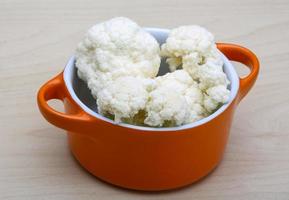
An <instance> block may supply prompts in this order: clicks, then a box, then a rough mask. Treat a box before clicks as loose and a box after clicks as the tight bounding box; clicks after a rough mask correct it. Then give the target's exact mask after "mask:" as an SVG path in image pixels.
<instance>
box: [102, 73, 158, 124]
mask: <svg viewBox="0 0 289 200" xmlns="http://www.w3.org/2000/svg"><path fill="white" fill-rule="evenodd" d="M153 87H154V80H153V79H145V78H140V77H132V76H125V77H119V78H117V79H115V80H113V81H110V82H109V83H107V85H106V87H105V88H103V89H102V90H101V91H99V92H98V95H97V106H98V112H99V113H100V114H102V115H113V116H114V120H115V121H116V122H121V121H123V119H126V118H133V117H134V116H135V115H136V114H137V113H139V112H140V111H142V110H144V109H145V106H146V103H147V101H148V98H149V92H150V91H151V90H152V89H153Z"/></svg>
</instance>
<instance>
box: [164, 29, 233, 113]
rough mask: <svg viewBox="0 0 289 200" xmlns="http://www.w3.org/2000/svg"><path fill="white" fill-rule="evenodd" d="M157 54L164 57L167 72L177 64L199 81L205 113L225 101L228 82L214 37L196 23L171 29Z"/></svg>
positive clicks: (227, 97) (174, 68)
mask: <svg viewBox="0 0 289 200" xmlns="http://www.w3.org/2000/svg"><path fill="white" fill-rule="evenodd" d="M161 54H162V55H163V56H165V57H167V63H168V64H169V67H170V70H171V71H174V70H176V69H177V68H180V67H181V68H183V69H184V70H185V71H187V72H188V73H189V74H190V75H191V77H192V78H193V80H195V81H196V82H198V83H199V88H200V89H201V90H202V92H203V93H205V94H206V95H205V97H204V107H205V108H206V110H207V111H208V112H209V113H211V112H212V111H214V110H215V109H216V108H217V107H218V106H219V105H221V104H223V103H226V102H227V101H228V99H229V90H228V89H227V86H228V84H229V83H230V82H229V80H228V79H227V76H226V74H225V73H224V72H223V61H222V58H221V55H220V53H219V51H218V49H217V47H216V44H215V41H214V36H213V35H212V34H211V33H210V32H208V31H207V30H206V29H204V28H202V27H200V26H181V27H179V28H176V29H173V30H172V31H171V32H170V34H169V36H168V38H167V40H166V43H164V44H163V45H162V50H161ZM218 92H219V94H218ZM216 94H218V98H216ZM222 95H223V96H222Z"/></svg>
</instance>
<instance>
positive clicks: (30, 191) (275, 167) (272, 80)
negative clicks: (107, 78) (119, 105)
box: [0, 0, 289, 200]
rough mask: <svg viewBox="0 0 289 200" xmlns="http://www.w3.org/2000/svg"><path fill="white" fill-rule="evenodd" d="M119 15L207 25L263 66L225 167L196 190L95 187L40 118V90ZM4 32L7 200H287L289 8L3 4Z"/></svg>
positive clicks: (1, 65)
mask: <svg viewBox="0 0 289 200" xmlns="http://www.w3.org/2000/svg"><path fill="white" fill-rule="evenodd" d="M120 15H123V16H128V17H130V18H132V19H134V20H136V21H137V22H138V23H139V24H141V25H143V26H155V27H166V28H171V27H176V26H178V25H183V24H200V25H203V26H205V27H207V28H208V29H209V30H210V31H212V32H213V33H214V34H215V35H216V38H217V41H222V42H233V43H237V44H241V45H244V46H246V47H248V48H250V49H252V50H253V51H254V52H255V53H256V54H257V55H258V56H259V58H260V61H261V72H260V76H259V79H258V81H257V83H256V85H255V87H254V88H253V90H252V91H251V92H250V94H249V95H248V96H247V97H246V98H245V99H244V101H243V102H242V103H241V104H240V106H239V108H238V110H237V112H236V115H235V119H234V123H233V127H232V130H231V135H230V139H229V143H228V145H227V149H226V153H225V156H224V159H223V161H222V163H221V164H220V165H219V167H218V168H217V169H216V170H215V171H214V172H213V173H212V174H211V175H209V176H208V177H206V178H205V179H204V180H202V181H200V182H198V183H196V184H193V185H191V186H190V187H186V188H184V189H181V190H177V191H172V192H165V193H140V192H132V191H128V190H123V189H119V188H116V187H113V186H111V185H108V184H105V183H103V182H101V181H99V180H97V179H96V178H94V177H93V176H91V175H90V174H88V173H86V172H85V171H84V170H83V169H82V168H81V167H80V166H79V165H78V164H77V163H76V161H75V160H74V159H73V157H72V156H71V154H70V152H69V149H68V146H67V142H66V135H65V133H64V131H62V130H60V129H57V128H55V127H53V126H51V125H50V124H48V123H47V122H46V121H45V120H44V119H43V118H42V116H41V115H40V113H39V111H38V109H37V105H36V92H37V90H38V88H39V87H40V86H41V84H42V83H44V82H45V81H47V80H48V79H49V78H51V77H53V76H54V75H55V74H57V73H58V72H60V71H61V70H62V69H63V67H64V65H65V63H66V61H67V59H68V57H69V56H70V55H71V54H73V51H74V49H75V46H76V44H77V43H78V41H79V40H80V39H81V38H82V36H83V33H84V32H85V31H86V30H87V28H88V27H90V26H91V25H93V24H94V23H96V22H99V21H101V20H105V19H109V18H111V17H113V16H120ZM0 27H1V28H0V108H1V112H0V142H1V144H0V199H9V200H16V199H21V200H26V199H27V200H28V199H29V200H33V199H41V200H42V199H43V200H46V199H63V200H65V199H69V200H74V199H101V200H108V199H118V200H122V199H125V200H130V199H157V200H162V199H183V200H185V199H199V200H213V199H214V200H218V199H222V200H226V199H246V200H248V199H249V200H250V199H252V200H253V199H254V200H256V199H262V200H271V199H272V200H273V199H274V200H288V199H289V104H288V103H289V87H288V85H289V78H288V77H289V48H288V40H289V1H288V0H276V1H269V0H242V1H232V0H219V1H213V0H211V1H210V0H202V1H192V0H158V1H156V0H146V1H136V0H119V1H113V0H105V1H97V0H78V1H71V0H50V1H45V0H25V1H21V0H1V1H0Z"/></svg>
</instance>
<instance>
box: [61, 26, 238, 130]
mask: <svg viewBox="0 0 289 200" xmlns="http://www.w3.org/2000/svg"><path fill="white" fill-rule="evenodd" d="M145 29H146V30H147V31H148V32H149V33H150V34H151V35H153V36H154V37H155V38H156V39H157V41H158V42H159V43H160V44H161V43H163V42H165V40H166V38H167V36H168V33H169V30H168V29H160V28H145ZM222 58H223V61H224V71H225V73H226V74H227V77H228V79H229V80H230V82H231V84H230V99H229V101H228V103H225V104H224V105H222V106H221V107H220V108H219V109H218V110H217V111H216V112H214V113H213V114H211V115H209V116H208V117H205V118H203V119H201V120H198V121H196V122H193V123H189V124H185V125H182V126H177V127H167V128H166V127H164V128H162V127H160V128H154V127H144V126H136V125H131V124H126V123H115V122H114V121H113V120H111V119H108V118H106V117H104V116H102V115H100V114H98V113H97V112H95V111H93V110H92V109H90V108H89V107H87V106H86V105H85V104H84V103H83V102H82V101H81V100H80V99H79V98H78V97H77V95H76V93H75V91H74V89H73V86H72V82H73V72H74V67H75V66H74V63H75V58H74V57H71V58H70V59H69V61H68V63H67V65H66V67H65V69H64V75H63V76H64V82H65V85H66V87H67V89H68V91H69V93H70V95H71V97H72V99H73V100H74V101H75V102H76V103H77V104H78V105H79V106H80V107H81V108H82V109H83V110H84V111H85V112H86V113H88V114H89V115H91V116H93V117H96V118H98V119H101V120H103V121H106V122H109V123H112V124H114V125H116V126H122V127H126V128H132V129H138V130H144V131H177V130H183V129H189V128H193V127H196V126H200V125H202V124H204V123H206V122H208V121H210V120H212V119H214V118H215V117H217V116H218V115H220V114H221V113H222V112H223V111H224V110H226V109H227V107H228V106H229V105H230V104H231V103H232V101H233V100H234V99H235V97H236V95H237V92H238V89H239V76H238V75H237V73H236V71H235V69H234V67H233V65H232V64H231V62H230V61H229V60H228V59H227V58H226V57H225V56H224V55H223V54H222Z"/></svg>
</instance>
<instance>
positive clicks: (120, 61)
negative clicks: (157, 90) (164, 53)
mask: <svg viewBox="0 0 289 200" xmlns="http://www.w3.org/2000/svg"><path fill="white" fill-rule="evenodd" d="M159 51H160V48H159V45H158V42H157V41H156V39H155V38H154V37H153V36H152V35H150V34H149V33H148V32H146V31H144V30H143V29H142V28H141V27H139V26H138V25H137V24H136V23H135V22H133V21H131V20H130V19H128V18H124V17H117V18H113V19H111V20H109V21H105V22H103V23H100V24H96V25H94V26H93V27H92V28H90V29H89V30H88V32H87V33H86V35H85V37H84V39H83V40H82V41H81V42H80V43H79V45H78V47H77V49H76V63H75V65H76V67H77V68H78V76H79V77H80V78H81V79H83V80H84V81H86V82H88V81H89V79H90V77H93V78H94V79H95V78H97V77H98V76H97V75H99V74H100V73H105V74H110V76H112V77H120V76H141V77H145V78H150V77H155V76H156V75H157V73H158V70H159V66H160V56H159ZM95 73H97V75H95Z"/></svg>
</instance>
